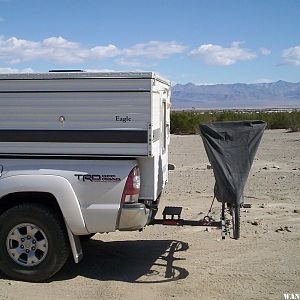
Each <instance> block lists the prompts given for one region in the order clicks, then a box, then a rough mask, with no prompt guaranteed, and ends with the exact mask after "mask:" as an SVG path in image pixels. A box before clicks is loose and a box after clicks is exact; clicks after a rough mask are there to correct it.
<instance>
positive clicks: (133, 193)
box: [121, 167, 140, 203]
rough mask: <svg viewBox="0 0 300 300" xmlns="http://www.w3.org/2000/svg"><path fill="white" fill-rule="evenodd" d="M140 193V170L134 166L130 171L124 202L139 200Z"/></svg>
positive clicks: (124, 191) (124, 192)
mask: <svg viewBox="0 0 300 300" xmlns="http://www.w3.org/2000/svg"><path fill="white" fill-rule="evenodd" d="M139 194H140V171H139V168H138V167H134V168H133V169H132V170H131V172H130V173H129V175H128V177H127V180H126V184H125V187H124V190H123V194H122V199H121V202H122V203H131V202H137V201H138V199H139Z"/></svg>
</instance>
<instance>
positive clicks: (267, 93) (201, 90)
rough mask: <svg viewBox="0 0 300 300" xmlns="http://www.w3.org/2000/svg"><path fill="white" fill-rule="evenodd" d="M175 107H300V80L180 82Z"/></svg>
mask: <svg viewBox="0 0 300 300" xmlns="http://www.w3.org/2000/svg"><path fill="white" fill-rule="evenodd" d="M171 100H172V108H173V109H185V108H186V109H191V108H193V107H194V108H198V109H205V108H214V109H217V108H268V107H298V108H299V107H300V82H299V83H291V82H286V81H282V80H279V81H277V82H272V83H256V84H245V83H234V84H215V85H195V84H193V83H187V84H176V85H175V86H173V87H172V96H171Z"/></svg>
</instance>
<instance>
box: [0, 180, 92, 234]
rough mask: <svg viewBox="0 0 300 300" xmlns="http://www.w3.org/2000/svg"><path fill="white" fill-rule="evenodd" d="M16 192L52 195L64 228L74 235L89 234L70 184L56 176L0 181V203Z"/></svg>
mask: <svg viewBox="0 0 300 300" xmlns="http://www.w3.org/2000/svg"><path fill="white" fill-rule="evenodd" d="M17 192H46V193H50V194H52V195H53V196H54V197H55V198H56V200H57V203H58V205H59V207H60V210H61V212H62V214H63V217H64V219H65V222H66V227H67V228H68V229H69V230H70V231H71V232H72V233H73V234H74V235H84V234H88V233H89V232H88V231H87V229H86V226H85V222H84V219H83V216H82V212H81V209H80V205H79V201H78V199H77V196H76V194H75V192H74V190H73V188H72V185H71V184H70V182H69V181H68V180H67V179H65V178H64V177H61V176H57V175H14V176H10V177H5V178H1V180H0V203H1V198H2V197H4V196H5V195H8V194H11V193H17Z"/></svg>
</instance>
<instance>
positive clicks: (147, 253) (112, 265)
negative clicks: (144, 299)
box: [50, 239, 189, 283]
mask: <svg viewBox="0 0 300 300" xmlns="http://www.w3.org/2000/svg"><path fill="white" fill-rule="evenodd" d="M82 246H83V253H84V258H83V260H82V261H81V263H80V264H77V265H76V264H75V263H74V262H72V260H70V261H69V262H68V263H67V264H66V266H65V267H64V268H63V269H62V270H61V271H60V272H59V273H58V274H57V275H55V276H54V277H53V278H52V279H51V280H50V281H61V280H67V279H71V278H75V277H77V276H83V277H86V278H91V279H97V280H101V281H106V280H113V281H124V282H135V283H142V282H143V283H159V282H168V281H174V280H179V279H183V278H186V277H187V276H188V274H189V272H188V271H187V270H186V269H184V268H181V267H178V266H176V261H178V260H184V258H176V253H178V252H181V251H186V250H187V249H188V248H189V246H188V244H187V243H184V242H181V241H174V240H136V241H116V242H102V241H99V240H92V239H91V240H88V241H85V242H83V243H82ZM143 278H144V279H143Z"/></svg>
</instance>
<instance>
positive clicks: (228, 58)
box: [189, 42, 256, 66]
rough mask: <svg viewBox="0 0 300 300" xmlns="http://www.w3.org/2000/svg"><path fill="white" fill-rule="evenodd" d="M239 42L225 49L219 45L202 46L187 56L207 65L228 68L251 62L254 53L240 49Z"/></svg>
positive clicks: (254, 55)
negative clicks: (239, 62) (198, 59)
mask: <svg viewBox="0 0 300 300" xmlns="http://www.w3.org/2000/svg"><path fill="white" fill-rule="evenodd" d="M241 44H242V43H241V42H233V43H232V44H231V46H230V47H228V48H226V47H223V46H220V45H213V44H204V45H201V46H199V47H198V48H196V49H194V50H192V51H190V53H189V56H191V57H194V58H200V59H201V60H203V62H204V63H206V64H208V65H219V66H229V65H232V64H235V63H236V62H237V61H244V60H251V59H254V58H255V57H256V54H255V53H254V52H251V51H249V50H248V49H246V48H241Z"/></svg>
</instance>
